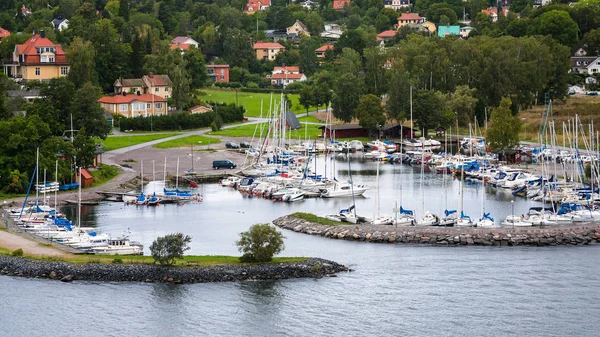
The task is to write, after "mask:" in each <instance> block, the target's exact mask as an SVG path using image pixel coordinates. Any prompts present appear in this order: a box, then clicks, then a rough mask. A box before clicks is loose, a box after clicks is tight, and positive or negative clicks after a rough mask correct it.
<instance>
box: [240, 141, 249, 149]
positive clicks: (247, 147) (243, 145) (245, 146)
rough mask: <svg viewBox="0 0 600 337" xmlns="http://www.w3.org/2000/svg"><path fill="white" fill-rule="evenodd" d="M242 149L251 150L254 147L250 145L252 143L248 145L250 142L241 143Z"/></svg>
mask: <svg viewBox="0 0 600 337" xmlns="http://www.w3.org/2000/svg"><path fill="white" fill-rule="evenodd" d="M240 147H242V148H244V149H249V148H251V147H252V145H250V143H248V142H241V143H240Z"/></svg>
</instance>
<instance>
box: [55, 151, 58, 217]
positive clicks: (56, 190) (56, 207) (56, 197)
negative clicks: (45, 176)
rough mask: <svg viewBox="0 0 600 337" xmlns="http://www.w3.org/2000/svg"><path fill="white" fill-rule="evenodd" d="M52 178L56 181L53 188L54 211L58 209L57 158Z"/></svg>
mask: <svg viewBox="0 0 600 337" xmlns="http://www.w3.org/2000/svg"><path fill="white" fill-rule="evenodd" d="M54 180H55V181H56V188H54V212H55V213H56V212H57V211H58V195H57V193H58V188H57V187H58V160H57V161H56V169H55V171H54Z"/></svg>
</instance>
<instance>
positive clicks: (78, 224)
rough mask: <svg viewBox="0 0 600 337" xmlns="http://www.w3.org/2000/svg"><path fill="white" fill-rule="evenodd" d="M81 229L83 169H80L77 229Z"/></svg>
mask: <svg viewBox="0 0 600 337" xmlns="http://www.w3.org/2000/svg"><path fill="white" fill-rule="evenodd" d="M80 227H81V167H80V168H79V201H78V202H77V228H78V229H79V228H80Z"/></svg>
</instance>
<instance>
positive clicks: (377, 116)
mask: <svg viewBox="0 0 600 337" xmlns="http://www.w3.org/2000/svg"><path fill="white" fill-rule="evenodd" d="M356 117H357V118H358V124H359V125H360V126H362V127H363V128H365V129H367V130H369V132H371V133H373V132H375V131H377V128H378V127H380V126H384V125H385V122H386V118H385V114H384V113H383V107H382V106H381V100H380V99H379V97H377V96H375V95H372V94H369V95H365V96H363V97H361V99H360V103H359V104H358V107H357V108H356Z"/></svg>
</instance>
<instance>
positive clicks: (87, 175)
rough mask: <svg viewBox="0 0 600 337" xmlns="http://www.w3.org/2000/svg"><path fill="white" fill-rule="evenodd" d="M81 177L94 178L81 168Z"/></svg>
mask: <svg viewBox="0 0 600 337" xmlns="http://www.w3.org/2000/svg"><path fill="white" fill-rule="evenodd" d="M81 177H82V178H83V179H86V180H87V179H94V176H93V175H92V174H91V173H90V172H89V171H88V170H86V169H81Z"/></svg>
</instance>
